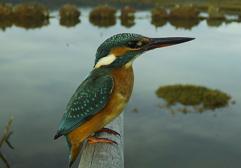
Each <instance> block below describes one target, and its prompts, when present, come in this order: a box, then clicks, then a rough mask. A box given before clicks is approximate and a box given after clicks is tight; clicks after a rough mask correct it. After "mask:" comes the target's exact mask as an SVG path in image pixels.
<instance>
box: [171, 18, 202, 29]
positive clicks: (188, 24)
mask: <svg viewBox="0 0 241 168" xmlns="http://www.w3.org/2000/svg"><path fill="white" fill-rule="evenodd" d="M169 22H170V24H171V25H172V26H174V27H175V28H177V29H185V30H191V29H192V28H193V27H195V26H197V25H198V24H199V22H200V19H198V18H197V19H189V20H188V19H170V20H169Z"/></svg>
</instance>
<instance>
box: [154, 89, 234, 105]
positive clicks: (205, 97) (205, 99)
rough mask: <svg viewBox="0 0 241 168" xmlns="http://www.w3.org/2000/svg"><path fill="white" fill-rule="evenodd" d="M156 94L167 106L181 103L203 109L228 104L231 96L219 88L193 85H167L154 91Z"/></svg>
mask: <svg viewBox="0 0 241 168" xmlns="http://www.w3.org/2000/svg"><path fill="white" fill-rule="evenodd" d="M156 95H157V96H158V97H160V98H163V99H164V100H165V101H166V103H167V105H168V106H171V105H175V104H182V105H184V106H195V107H199V109H203V110H214V109H216V108H221V107H225V106H227V105H228V104H229V101H230V99H231V97H230V96H229V95H228V94H226V93H223V92H221V91H219V90H213V89H209V88H206V87H203V86H195V85H181V84H179V85H168V86H162V87H160V88H159V89H158V90H157V91H156Z"/></svg>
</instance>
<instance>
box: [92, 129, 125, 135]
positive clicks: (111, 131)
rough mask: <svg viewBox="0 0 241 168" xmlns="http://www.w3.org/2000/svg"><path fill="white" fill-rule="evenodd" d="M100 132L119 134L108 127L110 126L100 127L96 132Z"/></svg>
mask: <svg viewBox="0 0 241 168" xmlns="http://www.w3.org/2000/svg"><path fill="white" fill-rule="evenodd" d="M101 132H106V133H108V134H112V135H118V136H121V135H120V134H119V133H118V132H116V131H114V130H112V129H110V128H102V129H101V130H99V131H97V132H96V133H97V134H98V133H101Z"/></svg>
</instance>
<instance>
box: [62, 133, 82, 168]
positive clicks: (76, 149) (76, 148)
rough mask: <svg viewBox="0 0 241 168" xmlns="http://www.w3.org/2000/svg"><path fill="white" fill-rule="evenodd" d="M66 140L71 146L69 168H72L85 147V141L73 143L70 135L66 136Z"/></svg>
mask: <svg viewBox="0 0 241 168" xmlns="http://www.w3.org/2000/svg"><path fill="white" fill-rule="evenodd" d="M66 141H67V143H68V146H69V152H70V153H69V168H71V167H72V165H73V163H74V161H75V160H76V159H77V157H78V155H79V153H80V151H81V149H82V147H83V142H81V143H73V142H72V141H71V139H70V138H69V137H68V136H66Z"/></svg>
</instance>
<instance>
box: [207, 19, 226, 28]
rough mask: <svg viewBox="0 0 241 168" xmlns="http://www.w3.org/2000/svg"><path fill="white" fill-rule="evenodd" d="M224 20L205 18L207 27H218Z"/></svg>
mask: <svg viewBox="0 0 241 168" xmlns="http://www.w3.org/2000/svg"><path fill="white" fill-rule="evenodd" d="M224 22H225V19H207V25H208V26H209V27H220V26H222V24H223V23H224Z"/></svg>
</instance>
